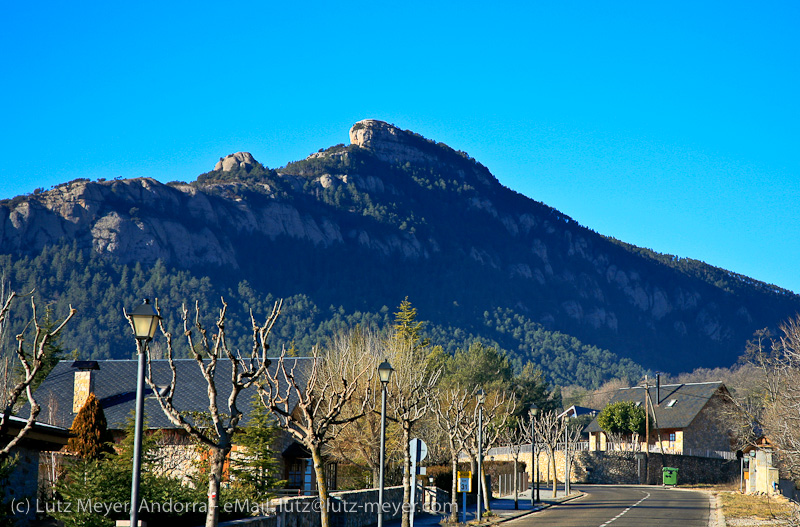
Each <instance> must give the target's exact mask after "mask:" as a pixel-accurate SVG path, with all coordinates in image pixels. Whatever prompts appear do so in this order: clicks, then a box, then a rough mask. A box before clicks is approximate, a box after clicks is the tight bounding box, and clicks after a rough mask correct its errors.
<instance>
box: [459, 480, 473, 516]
mask: <svg viewBox="0 0 800 527" xmlns="http://www.w3.org/2000/svg"><path fill="white" fill-rule="evenodd" d="M457 475H458V492H460V493H461V503H462V504H463V505H462V507H461V523H467V493H468V492H472V471H471V470H469V471H467V472H466V473H463V472H460V471H459V472H457Z"/></svg>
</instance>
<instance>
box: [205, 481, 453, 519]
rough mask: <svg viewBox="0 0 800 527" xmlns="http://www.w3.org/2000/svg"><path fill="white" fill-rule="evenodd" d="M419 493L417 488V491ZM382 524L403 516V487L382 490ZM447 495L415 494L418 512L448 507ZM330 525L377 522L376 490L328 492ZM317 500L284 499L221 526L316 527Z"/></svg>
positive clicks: (434, 491) (432, 491) (435, 491)
mask: <svg viewBox="0 0 800 527" xmlns="http://www.w3.org/2000/svg"><path fill="white" fill-rule="evenodd" d="M418 490H419V489H418ZM383 499H384V504H385V505H384V514H383V519H384V521H390V520H395V519H399V518H400V517H401V516H402V513H403V510H402V503H403V487H389V488H387V489H384V491H383ZM448 500H449V493H447V492H445V491H443V490H441V489H436V488H435V487H426V488H425V489H424V490H423V491H422V492H418V495H417V503H418V504H419V509H418V510H422V509H423V507H424V510H430V509H433V511H434V512H439V511H440V509H439V507H441V506H447V502H448ZM330 501H331V503H330V511H331V515H330V516H331V525H332V526H333V527H366V526H368V525H375V524H376V523H378V518H377V516H378V508H377V506H378V505H377V504H378V490H377V489H366V490H354V491H346V492H333V493H331V500H330ZM318 503H319V501H318V500H317V498H316V497H315V496H300V497H296V498H283V499H281V500H280V503H279V504H278V505H277V511H276V513H275V514H274V515H270V516H260V517H257V518H247V519H243V520H235V521H230V522H225V523H221V524H220V526H225V527H319V526H320V517H319V510H318Z"/></svg>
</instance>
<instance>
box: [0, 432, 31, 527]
mask: <svg viewBox="0 0 800 527" xmlns="http://www.w3.org/2000/svg"><path fill="white" fill-rule="evenodd" d="M11 459H15V460H16V461H15V463H14V468H13V469H12V470H11V474H10V475H9V478H8V484H7V485H5V487H6V488H0V505H2V506H3V507H4V508H5V510H4V511H3V512H2V513H0V518H1V517H2V515H3V514H5V513H6V511H8V510H10V508H11V502H12V501H14V502H19V501H25V500H26V499H30V500H31V502H33V500H34V499H35V498H36V496H37V492H38V482H39V452H38V451H35V450H30V449H27V448H23V447H14V448H12V449H11ZM34 516H35V514H33V513H30V514H29V515H25V514H15V515H14V518H15V521H16V522H17V523H16V525H20V526H24V525H28V522H29V521H30V520H32V519H34Z"/></svg>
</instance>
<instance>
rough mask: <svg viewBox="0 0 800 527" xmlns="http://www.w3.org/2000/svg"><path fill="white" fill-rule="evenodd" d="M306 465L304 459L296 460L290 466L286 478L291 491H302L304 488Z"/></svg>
mask: <svg viewBox="0 0 800 527" xmlns="http://www.w3.org/2000/svg"><path fill="white" fill-rule="evenodd" d="M304 469H305V463H303V460H302V459H296V460H294V461H292V463H291V464H290V465H289V471H288V474H287V476H288V477H287V478H286V480H287V481H286V487H287V488H290V489H300V488H302V487H303V481H304V476H305V470H304Z"/></svg>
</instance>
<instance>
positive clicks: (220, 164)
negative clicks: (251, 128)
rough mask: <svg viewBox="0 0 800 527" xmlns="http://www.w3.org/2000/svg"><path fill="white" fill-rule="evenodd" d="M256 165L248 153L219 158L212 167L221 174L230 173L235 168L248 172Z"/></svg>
mask: <svg viewBox="0 0 800 527" xmlns="http://www.w3.org/2000/svg"><path fill="white" fill-rule="evenodd" d="M255 165H256V160H255V159H253V156H252V155H250V152H236V153H235V154H230V155H227V156H225V157H221V158H220V159H219V161H217V164H216V165H214V170H221V171H223V172H230V171H232V170H235V169H237V168H241V169H243V170H247V171H249V170H250V169H251V168H253V167H254V166H255Z"/></svg>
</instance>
